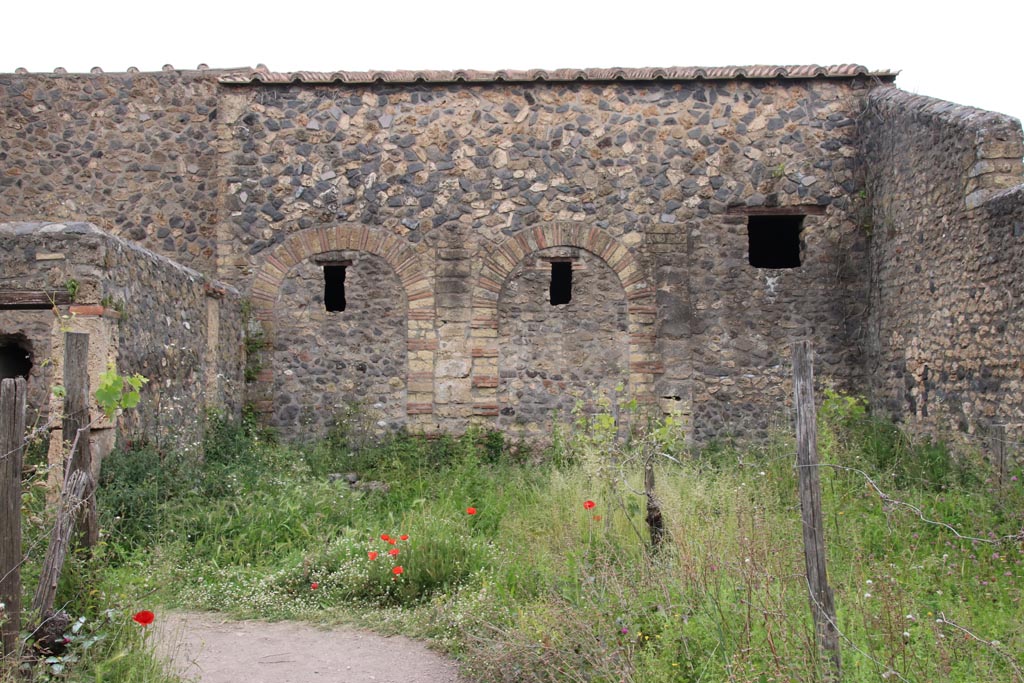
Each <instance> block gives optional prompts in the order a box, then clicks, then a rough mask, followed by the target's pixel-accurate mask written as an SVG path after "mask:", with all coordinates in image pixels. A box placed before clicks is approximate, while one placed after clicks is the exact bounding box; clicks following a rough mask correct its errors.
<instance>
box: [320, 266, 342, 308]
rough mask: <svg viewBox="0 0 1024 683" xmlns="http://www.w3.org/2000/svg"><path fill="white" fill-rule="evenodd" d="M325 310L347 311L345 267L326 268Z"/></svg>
mask: <svg viewBox="0 0 1024 683" xmlns="http://www.w3.org/2000/svg"><path fill="white" fill-rule="evenodd" d="M324 308H326V309H327V310H328V311H329V312H336V311H344V310H345V266H340V265H332V266H324Z"/></svg>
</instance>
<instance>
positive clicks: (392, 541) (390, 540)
mask: <svg viewBox="0 0 1024 683" xmlns="http://www.w3.org/2000/svg"><path fill="white" fill-rule="evenodd" d="M388 543H390V544H391V545H395V544H396V543H398V541H396V540H395V539H393V538H389V539H388Z"/></svg>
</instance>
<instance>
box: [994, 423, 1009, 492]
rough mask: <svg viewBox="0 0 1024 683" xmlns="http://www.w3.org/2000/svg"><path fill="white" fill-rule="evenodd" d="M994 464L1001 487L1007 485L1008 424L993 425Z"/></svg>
mask: <svg viewBox="0 0 1024 683" xmlns="http://www.w3.org/2000/svg"><path fill="white" fill-rule="evenodd" d="M992 464H994V465H995V466H996V472H998V473H999V488H1000V489H1002V488H1003V486H1005V485H1006V479H1007V474H1008V472H1007V465H1006V425H992Z"/></svg>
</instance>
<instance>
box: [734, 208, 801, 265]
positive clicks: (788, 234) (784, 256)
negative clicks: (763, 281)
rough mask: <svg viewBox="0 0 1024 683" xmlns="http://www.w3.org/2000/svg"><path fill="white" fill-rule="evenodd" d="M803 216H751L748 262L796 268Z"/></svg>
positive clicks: (748, 229) (748, 235) (798, 262)
mask: <svg viewBox="0 0 1024 683" xmlns="http://www.w3.org/2000/svg"><path fill="white" fill-rule="evenodd" d="M803 225H804V217H803V216H750V217H749V218H748V219H747V238H748V240H749V256H750V265H752V266H754V267H755V268H799V267H800V230H801V229H802V228H803Z"/></svg>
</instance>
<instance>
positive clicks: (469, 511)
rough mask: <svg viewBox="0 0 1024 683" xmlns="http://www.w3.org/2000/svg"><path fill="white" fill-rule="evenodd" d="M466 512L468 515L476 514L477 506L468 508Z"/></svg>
mask: <svg viewBox="0 0 1024 683" xmlns="http://www.w3.org/2000/svg"><path fill="white" fill-rule="evenodd" d="M466 514H467V515H475V514H476V508H472V507H470V508H466Z"/></svg>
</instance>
